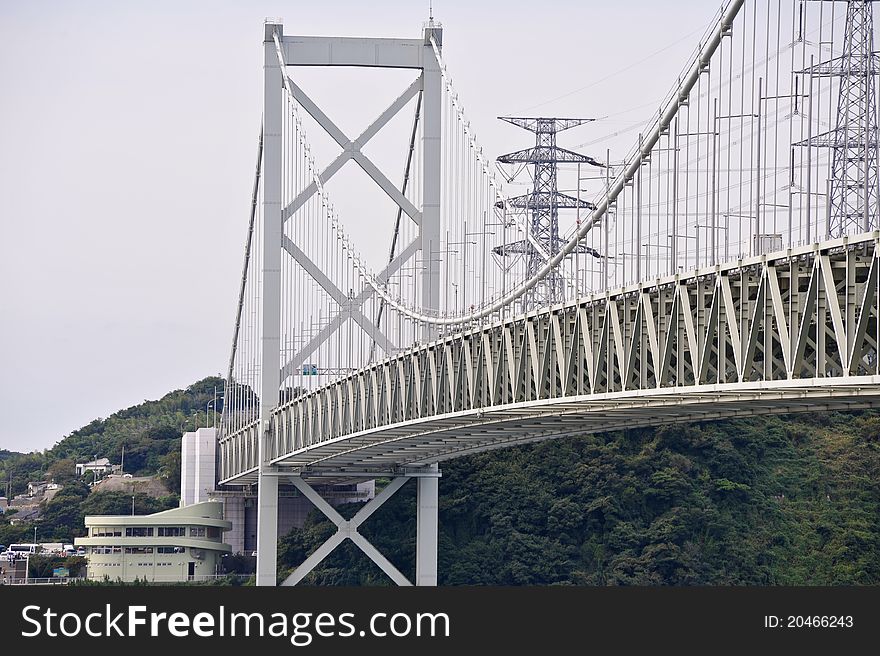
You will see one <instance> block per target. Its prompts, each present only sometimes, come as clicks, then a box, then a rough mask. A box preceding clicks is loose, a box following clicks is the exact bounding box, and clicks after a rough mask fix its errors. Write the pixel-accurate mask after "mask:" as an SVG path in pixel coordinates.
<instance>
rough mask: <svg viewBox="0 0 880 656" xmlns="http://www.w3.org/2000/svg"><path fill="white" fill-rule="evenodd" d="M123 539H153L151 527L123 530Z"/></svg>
mask: <svg viewBox="0 0 880 656" xmlns="http://www.w3.org/2000/svg"><path fill="white" fill-rule="evenodd" d="M125 537H127V538H149V537H153V527H152V526H150V527H149V528H147V527H145V526H135V527H133V528H127V529H125Z"/></svg>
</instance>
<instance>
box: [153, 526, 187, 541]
mask: <svg viewBox="0 0 880 656" xmlns="http://www.w3.org/2000/svg"><path fill="white" fill-rule="evenodd" d="M156 535H157V536H159V537H160V538H182V537H185V536H186V527H185V526H160V527H159V528H158V529H156Z"/></svg>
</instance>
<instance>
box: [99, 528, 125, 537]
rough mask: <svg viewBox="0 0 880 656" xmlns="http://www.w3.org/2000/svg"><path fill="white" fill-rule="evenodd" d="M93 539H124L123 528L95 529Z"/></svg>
mask: <svg viewBox="0 0 880 656" xmlns="http://www.w3.org/2000/svg"><path fill="white" fill-rule="evenodd" d="M92 537H93V538H121V537H122V529H121V528H101V527H98V528H93V529H92Z"/></svg>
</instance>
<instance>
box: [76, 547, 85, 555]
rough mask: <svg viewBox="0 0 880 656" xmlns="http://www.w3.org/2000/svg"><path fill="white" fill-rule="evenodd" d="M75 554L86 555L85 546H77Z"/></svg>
mask: <svg viewBox="0 0 880 656" xmlns="http://www.w3.org/2000/svg"><path fill="white" fill-rule="evenodd" d="M76 555H77V556H85V555H86V548H85V547H79V548H78V549H77V550H76Z"/></svg>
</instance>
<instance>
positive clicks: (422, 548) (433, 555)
mask: <svg viewBox="0 0 880 656" xmlns="http://www.w3.org/2000/svg"><path fill="white" fill-rule="evenodd" d="M428 470H429V471H430V472H432V473H434V474H435V475H434V476H422V477H420V478H419V479H418V481H417V484H418V486H419V487H418V492H417V497H416V585H420V586H421V585H437V537H438V528H439V522H438V510H439V503H440V477H439V468H438V467H437V465H436V464H433V465H431V466H430V467H428Z"/></svg>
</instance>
